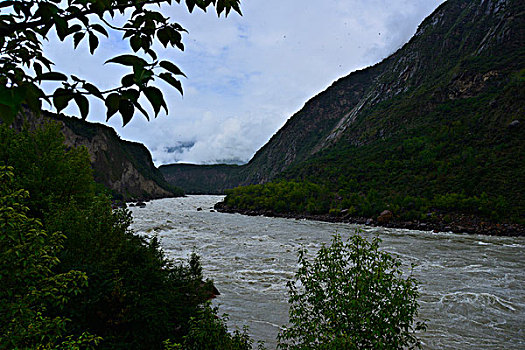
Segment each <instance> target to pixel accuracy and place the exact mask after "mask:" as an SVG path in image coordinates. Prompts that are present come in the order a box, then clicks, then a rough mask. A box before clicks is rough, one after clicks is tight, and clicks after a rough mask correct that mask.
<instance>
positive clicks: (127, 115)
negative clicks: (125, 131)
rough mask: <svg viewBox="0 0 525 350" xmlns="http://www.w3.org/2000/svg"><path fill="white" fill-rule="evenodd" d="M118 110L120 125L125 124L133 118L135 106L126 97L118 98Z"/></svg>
mask: <svg viewBox="0 0 525 350" xmlns="http://www.w3.org/2000/svg"><path fill="white" fill-rule="evenodd" d="M118 111H119V112H120V114H121V115H122V126H123V127H124V126H126V124H128V123H129V122H130V121H131V118H133V113H135V107H134V106H133V104H132V103H131V102H130V101H129V100H126V99H122V100H120V103H119V107H118Z"/></svg>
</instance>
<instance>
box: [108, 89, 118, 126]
mask: <svg viewBox="0 0 525 350" xmlns="http://www.w3.org/2000/svg"><path fill="white" fill-rule="evenodd" d="M119 102H120V95H119V94H118V93H116V92H113V93H111V94H109V96H108V97H106V102H105V104H106V109H107V112H106V121H108V120H109V118H111V117H112V116H113V115H114V114H115V113H117V111H118V109H119Z"/></svg>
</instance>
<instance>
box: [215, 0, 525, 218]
mask: <svg viewBox="0 0 525 350" xmlns="http://www.w3.org/2000/svg"><path fill="white" fill-rule="evenodd" d="M524 13H525V4H524V3H523V2H520V1H515V0H508V1H495V0H494V1H465V0H449V1H447V2H445V3H444V4H443V5H441V6H440V7H439V8H438V9H437V10H436V11H435V12H434V13H433V14H432V15H431V16H429V17H428V18H427V19H426V20H425V21H424V22H423V23H422V24H421V25H420V27H419V29H418V31H417V33H416V34H415V36H414V37H413V38H412V39H411V40H410V41H409V42H408V43H407V44H405V45H404V46H403V47H402V48H401V49H400V50H398V51H397V52H396V53H394V54H393V55H391V56H390V57H388V58H387V59H385V60H384V61H383V62H381V63H379V64H377V65H375V66H374V67H371V68H368V69H365V70H363V71H360V72H356V73H353V74H350V75H349V76H347V77H345V78H342V79H340V80H339V81H337V82H336V83H334V84H333V85H332V86H331V87H330V88H329V89H327V90H326V91H325V92H323V93H321V94H319V95H318V96H316V97H314V98H313V99H312V100H310V101H309V102H308V103H307V104H306V105H305V107H304V108H303V109H302V110H301V111H299V112H298V113H297V114H296V115H294V116H293V117H292V118H290V120H289V121H288V123H287V124H286V125H285V126H284V127H283V128H282V129H281V130H280V131H279V132H278V133H277V134H276V135H275V136H274V137H273V138H272V140H270V142H269V143H268V144H267V145H265V146H264V147H263V148H262V149H261V150H260V151H259V152H258V153H257V154H256V156H255V157H254V159H253V160H252V161H251V162H250V163H249V164H248V165H247V166H245V167H244V168H243V169H242V171H243V172H244V176H245V177H244V181H243V182H241V183H244V184H249V183H266V182H267V181H272V183H267V184H265V185H254V186H248V187H244V188H237V189H235V190H233V191H230V192H229V195H228V197H227V198H226V200H225V203H224V205H223V207H225V208H228V209H230V210H231V209H235V210H241V211H242V210H256V211H270V212H273V213H289V214H331V215H333V216H337V215H346V216H349V215H350V216H364V217H369V218H377V216H378V215H379V214H380V213H381V212H382V211H384V210H390V211H391V212H392V213H393V217H394V218H395V219H397V220H418V221H428V222H432V221H440V222H447V221H449V222H455V223H456V224H458V223H462V222H466V221H468V222H475V223H476V224H477V225H478V226H479V225H481V224H482V223H483V222H484V221H490V222H496V223H505V222H513V223H524V219H523V217H524V216H523V212H524V209H525V200H524V192H523V191H524V190H523V189H524V188H525V183H524V178H525V177H524V176H523V174H525V161H524V154H525V142H524V141H525V137H524V128H525V127H524V124H525V118H524V116H525V85H524V84H525V64H524V62H525V21H524ZM313 134H315V137H310V136H309V135H313ZM341 210H342V213H341Z"/></svg>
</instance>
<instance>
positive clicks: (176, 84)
mask: <svg viewBox="0 0 525 350" xmlns="http://www.w3.org/2000/svg"><path fill="white" fill-rule="evenodd" d="M159 78H161V79H162V80H164V81H165V82H167V83H168V84H170V85H171V86H173V87H175V88H176V89H177V90H179V92H180V94H181V95H184V92H183V90H182V84H181V83H180V81H178V80H177V79H175V78H174V77H172V76H171V75H170V74H169V73H161V74H160V75H159Z"/></svg>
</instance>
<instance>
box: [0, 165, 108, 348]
mask: <svg viewBox="0 0 525 350" xmlns="http://www.w3.org/2000/svg"><path fill="white" fill-rule="evenodd" d="M28 195H29V194H28V192H27V191H25V190H21V189H17V187H16V185H15V176H14V174H13V169H12V168H10V167H5V166H0V286H1V288H0V349H34V348H45V349H65V348H68V349H81V348H82V349H91V348H92V347H93V346H94V345H96V344H98V342H99V341H100V338H98V337H95V336H92V335H90V334H89V333H86V332H81V333H82V334H81V335H80V336H78V337H75V336H73V335H71V334H69V333H68V331H67V326H68V324H69V320H68V319H67V318H66V317H64V307H65V305H66V304H67V302H68V301H69V300H70V299H71V298H72V297H74V296H75V295H77V294H79V293H81V292H82V291H83V290H84V289H85V288H86V286H87V276H86V275H85V274H84V273H82V272H80V271H73V270H71V271H66V272H63V273H56V272H55V271H54V268H55V267H56V266H57V265H58V264H59V260H58V258H57V254H58V253H59V252H60V251H61V250H62V249H63V242H64V240H65V236H63V235H62V234H60V233H57V232H52V233H51V232H49V233H48V232H46V231H45V230H44V229H43V228H42V224H41V223H40V221H39V220H36V219H34V218H30V217H29V216H28V215H27V214H28V212H29V208H27V207H26V206H25V205H24V204H23V202H24V201H25V200H27V197H28ZM50 309H54V310H56V311H57V312H50ZM39 346H41V347H39Z"/></svg>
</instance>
